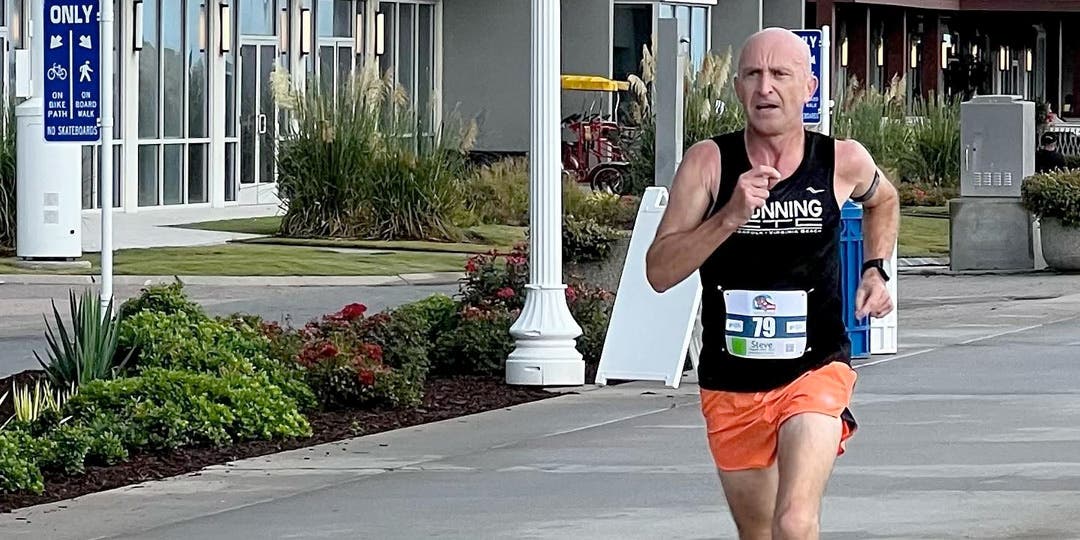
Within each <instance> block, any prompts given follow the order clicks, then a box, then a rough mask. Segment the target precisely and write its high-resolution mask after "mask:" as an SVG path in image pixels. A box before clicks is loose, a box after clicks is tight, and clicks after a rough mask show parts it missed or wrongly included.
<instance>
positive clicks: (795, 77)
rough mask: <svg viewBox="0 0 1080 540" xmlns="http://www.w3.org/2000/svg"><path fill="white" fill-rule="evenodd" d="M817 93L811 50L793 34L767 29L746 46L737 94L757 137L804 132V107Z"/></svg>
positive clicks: (784, 30) (780, 29)
mask: <svg viewBox="0 0 1080 540" xmlns="http://www.w3.org/2000/svg"><path fill="white" fill-rule="evenodd" d="M816 89H817V79H816V78H815V77H814V74H813V70H812V66H811V65H810V46H809V45H807V44H806V42H805V41H803V39H802V38H801V37H799V36H798V35H796V34H795V33H794V32H792V31H791V30H786V29H783V28H766V29H765V30H762V31H760V32H758V33H756V34H754V35H752V36H750V38H749V39H747V40H746V43H744V44H743V48H742V52H741V53H740V54H739V71H738V75H736V78H735V91H736V93H737V94H738V96H739V101H740V102H741V103H742V105H743V109H744V110H745V111H746V113H747V122H748V123H749V127H750V128H752V129H753V130H755V131H756V132H757V133H759V134H782V133H789V132H796V131H798V130H801V129H803V127H802V125H803V124H802V113H803V107H804V105H805V104H806V103H807V102H808V101H809V100H810V99H811V97H812V96H813V95H814V91H815V90H816Z"/></svg>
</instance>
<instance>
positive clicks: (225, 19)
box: [218, 2, 232, 54]
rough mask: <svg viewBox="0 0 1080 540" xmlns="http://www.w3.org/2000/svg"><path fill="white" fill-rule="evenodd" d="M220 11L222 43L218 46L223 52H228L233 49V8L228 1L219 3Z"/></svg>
mask: <svg viewBox="0 0 1080 540" xmlns="http://www.w3.org/2000/svg"><path fill="white" fill-rule="evenodd" d="M218 12H219V13H220V16H221V43H219V46H218V48H220V49H221V54H227V53H228V52H229V51H231V50H232V8H231V7H230V6H229V4H228V3H226V2H222V3H221V4H218Z"/></svg>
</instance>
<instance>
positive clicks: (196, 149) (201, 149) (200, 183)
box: [188, 144, 208, 203]
mask: <svg viewBox="0 0 1080 540" xmlns="http://www.w3.org/2000/svg"><path fill="white" fill-rule="evenodd" d="M207 146H208V145H206V144H192V145H188V202H189V203H204V202H207V198H206V148H207Z"/></svg>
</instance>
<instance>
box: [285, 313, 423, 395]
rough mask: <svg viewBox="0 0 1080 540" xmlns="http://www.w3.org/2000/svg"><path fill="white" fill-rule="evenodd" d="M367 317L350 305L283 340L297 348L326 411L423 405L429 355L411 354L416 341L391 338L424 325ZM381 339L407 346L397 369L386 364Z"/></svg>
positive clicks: (400, 353) (297, 356)
mask: <svg viewBox="0 0 1080 540" xmlns="http://www.w3.org/2000/svg"><path fill="white" fill-rule="evenodd" d="M366 311H367V307H366V306H364V305H363V304H349V305H347V306H345V307H344V308H342V310H341V311H339V312H337V313H334V314H332V315H327V316H324V317H323V318H322V319H321V320H317V321H312V322H310V323H308V324H307V325H306V326H304V328H302V329H300V330H283V331H282V334H281V338H283V339H285V340H287V341H288V342H289V343H290V347H296V353H295V356H294V357H293V358H294V359H295V362H296V363H297V365H299V366H300V367H301V369H302V370H303V373H304V377H305V379H306V381H307V384H308V386H309V387H310V388H311V389H312V391H313V392H314V393H315V396H316V397H317V399H318V402H319V403H320V404H321V405H322V406H323V407H324V408H340V407H369V406H378V405H389V406H394V407H397V406H411V405H415V404H417V403H419V402H420V398H421V397H422V392H423V385H424V380H425V377H426V375H427V356H426V353H425V352H424V351H420V350H417V349H415V348H412V347H415V343H416V341H415V340H414V339H412V338H410V337H409V336H405V335H396V334H391V332H397V331H402V332H412V333H415V332H418V331H421V330H423V329H424V324H423V323H422V322H421V321H417V320H416V319H415V318H408V319H411V320H406V319H407V318H402V319H400V320H398V321H394V320H393V317H392V316H391V315H390V314H385V315H383V316H379V317H372V318H365V317H364V313H365V312H366ZM372 319H373V320H372ZM379 339H383V340H386V341H387V342H389V343H394V344H403V345H405V346H406V348H404V349H402V350H401V351H398V352H396V353H395V357H394V362H395V363H396V364H397V367H393V366H391V365H389V364H388V363H387V361H386V359H385V358H384V353H383V347H382V346H380V345H379V343H378V342H377V341H376V340H379Z"/></svg>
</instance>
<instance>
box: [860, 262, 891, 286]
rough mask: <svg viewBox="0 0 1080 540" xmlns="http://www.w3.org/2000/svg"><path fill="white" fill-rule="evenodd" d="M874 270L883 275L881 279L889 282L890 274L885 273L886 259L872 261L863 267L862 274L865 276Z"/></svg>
mask: <svg viewBox="0 0 1080 540" xmlns="http://www.w3.org/2000/svg"><path fill="white" fill-rule="evenodd" d="M871 268H874V269H876V270H877V271H878V273H879V274H881V279H884V280H885V281H889V273H888V272H887V271H885V259H870V260H869V261H866V262H864V263H863V265H862V273H863V274H865V273H866V271H867V270H869V269H871Z"/></svg>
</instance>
